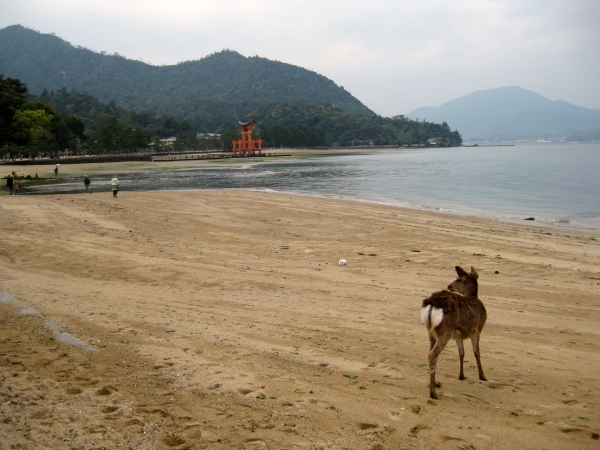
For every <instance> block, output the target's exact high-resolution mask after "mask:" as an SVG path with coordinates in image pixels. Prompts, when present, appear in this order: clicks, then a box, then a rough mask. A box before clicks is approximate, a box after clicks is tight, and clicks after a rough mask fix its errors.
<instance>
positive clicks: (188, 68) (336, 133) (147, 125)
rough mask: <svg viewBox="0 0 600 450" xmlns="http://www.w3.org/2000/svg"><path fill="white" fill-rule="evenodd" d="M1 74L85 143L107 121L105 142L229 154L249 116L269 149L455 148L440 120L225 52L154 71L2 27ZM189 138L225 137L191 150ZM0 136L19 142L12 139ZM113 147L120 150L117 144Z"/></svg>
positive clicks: (455, 136) (302, 72)
mask: <svg viewBox="0 0 600 450" xmlns="http://www.w3.org/2000/svg"><path fill="white" fill-rule="evenodd" d="M0 74H4V75H5V76H6V77H10V78H11V79H18V80H20V81H19V82H22V83H23V84H24V85H26V86H27V88H28V89H29V92H30V93H32V94H35V96H37V98H38V100H39V101H43V102H46V103H48V107H50V106H49V105H51V107H52V108H54V109H55V111H54V114H52V113H51V112H50V111H47V112H48V114H51V115H53V116H57V114H58V115H60V116H61V117H71V116H73V117H75V118H77V119H78V120H81V121H82V122H83V123H84V124H85V133H84V134H83V137H82V138H81V139H83V140H87V145H88V146H91V145H92V143H94V144H97V143H98V142H109V141H110V139H108V138H107V139H98V136H95V137H94V138H93V139H87V138H88V137H90V136H92V135H94V134H97V133H99V134H102V133H104V132H105V131H106V130H104V131H103V128H104V127H106V126H108V125H109V123H110V126H111V127H112V128H111V130H112V131H111V132H110V133H112V134H111V135H112V136H114V135H116V134H119V133H120V132H121V131H123V130H126V129H127V127H129V128H130V129H131V130H133V129H134V128H135V130H136V133H139V132H140V131H143V133H144V136H145V138H144V139H146V140H149V139H150V137H152V138H154V139H156V138H160V137H169V136H176V137H177V138H178V144H177V145H178V146H183V147H187V148H198V147H197V146H198V145H200V144H201V145H212V146H217V147H212V148H223V149H227V148H228V146H230V142H231V138H232V137H235V135H236V134H237V133H238V129H237V126H236V125H237V123H238V121H242V122H245V121H249V120H253V119H254V120H257V121H258V122H259V127H257V130H256V131H257V135H258V136H261V137H263V140H264V143H265V145H266V146H273V147H280V146H286V147H316V146H319V147H323V146H362V145H411V144H412V145H428V140H429V139H432V138H436V142H437V143H438V144H437V145H442V146H448V145H459V144H460V143H461V142H462V139H461V136H460V134H459V133H458V131H452V130H451V129H450V127H449V126H448V125H447V124H446V123H441V124H437V123H432V122H425V121H415V120H411V119H408V118H406V117H404V116H396V117H394V118H384V117H381V116H378V115H376V114H374V113H373V112H372V111H371V110H369V109H368V108H367V107H366V106H364V105H363V104H362V103H361V102H360V101H358V100H357V99H356V98H354V97H353V96H352V95H351V94H350V93H348V92H347V91H345V90H344V89H343V88H342V87H339V86H337V85H336V84H335V83H334V82H333V81H331V80H328V79H327V78H325V77H323V76H321V75H318V74H316V73H314V72H311V71H308V70H306V69H303V68H300V67H295V66H292V65H289V64H283V63H280V62H276V61H269V60H267V59H264V58H258V57H252V58H246V57H244V56H242V55H240V54H238V53H236V52H233V51H229V50H225V51H222V52H219V53H215V54H213V55H210V56H208V57H206V58H204V59H202V60H199V61H187V62H184V63H181V64H177V65H174V66H162V67H157V66H151V65H149V64H146V63H143V62H140V61H132V60H128V59H126V58H123V57H121V56H119V55H107V54H105V53H97V52H93V51H91V50H88V49H85V48H80V47H74V46H72V45H71V44H69V43H68V42H66V41H64V40H62V39H60V38H58V37H56V36H54V35H49V34H41V33H38V32H36V31H33V30H29V29H27V28H24V27H22V26H19V25H15V26H10V27H7V28H5V29H2V30H0ZM46 109H47V108H46ZM11 117H12V116H11ZM7 120H8V119H7ZM11 120H12V119H11ZM118 127H121V128H120V129H121V131H119V129H118ZM196 132H201V133H218V134H221V135H222V136H223V138H222V139H221V141H220V142H219V143H216V142H201V143H200V144H198V142H197V140H196V139H195V133H196ZM110 133H109V134H110ZM115 133H116V134H115ZM2 139H3V140H4V142H12V143H17V142H20V143H21V145H24V144H23V142H24V141H23V140H21V141H18V140H17V139H15V135H14V134H12V135H11V134H10V133H9V134H8V135H5V136H4V137H3V138H2ZM39 142H41V141H39ZM112 142H113V146H114V145H117V146H118V145H120V144H118V142H119V140H118V139H112ZM115 142H117V143H116V144H115ZM124 142H132V141H131V140H127V139H125V140H124ZM135 142H136V143H141V142H142V139H141V138H140V139H139V140H136V141H135ZM29 145H31V143H30V144H29ZM128 145H130V144H128ZM131 145H132V144H131ZM54 147H56V145H55V146H54ZM60 147H61V148H62V147H64V146H60Z"/></svg>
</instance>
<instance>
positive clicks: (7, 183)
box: [6, 175, 13, 195]
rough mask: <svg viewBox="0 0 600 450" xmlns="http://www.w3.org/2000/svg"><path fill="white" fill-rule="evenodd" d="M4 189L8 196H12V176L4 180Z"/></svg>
mask: <svg viewBox="0 0 600 450" xmlns="http://www.w3.org/2000/svg"><path fill="white" fill-rule="evenodd" d="M6 187H7V188H8V190H9V191H10V195H13V177H12V175H9V176H8V178H7V179H6Z"/></svg>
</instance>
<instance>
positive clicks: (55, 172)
mask: <svg viewBox="0 0 600 450" xmlns="http://www.w3.org/2000/svg"><path fill="white" fill-rule="evenodd" d="M54 176H55V177H57V176H58V164H57V165H56V167H55V168H54Z"/></svg>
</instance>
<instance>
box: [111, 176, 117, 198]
mask: <svg viewBox="0 0 600 450" xmlns="http://www.w3.org/2000/svg"><path fill="white" fill-rule="evenodd" d="M110 184H111V185H112V191H113V198H117V193H118V192H119V179H118V178H117V176H116V175H113V179H112V180H110Z"/></svg>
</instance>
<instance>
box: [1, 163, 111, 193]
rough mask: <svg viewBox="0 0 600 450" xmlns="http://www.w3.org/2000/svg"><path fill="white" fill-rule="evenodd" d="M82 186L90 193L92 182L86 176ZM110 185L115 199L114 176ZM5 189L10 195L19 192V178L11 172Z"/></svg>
mask: <svg viewBox="0 0 600 450" xmlns="http://www.w3.org/2000/svg"><path fill="white" fill-rule="evenodd" d="M54 174H55V175H58V164H57V165H56V167H55V168H54ZM27 178H28V179H32V177H31V176H30V175H28V176H27ZM37 178H38V174H37V172H36V173H35V179H36V180H37ZM83 184H84V186H85V192H90V184H92V180H90V177H88V176H87V175H84V177H83ZM110 184H111V187H112V193H113V198H117V195H118V193H119V179H118V178H117V176H116V175H113V177H112V180H110ZM6 187H7V188H8V190H9V192H10V195H19V190H20V188H21V186H20V184H19V177H18V176H17V174H16V173H15V172H14V171H13V172H12V173H11V174H10V175H9V176H8V177H6Z"/></svg>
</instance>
